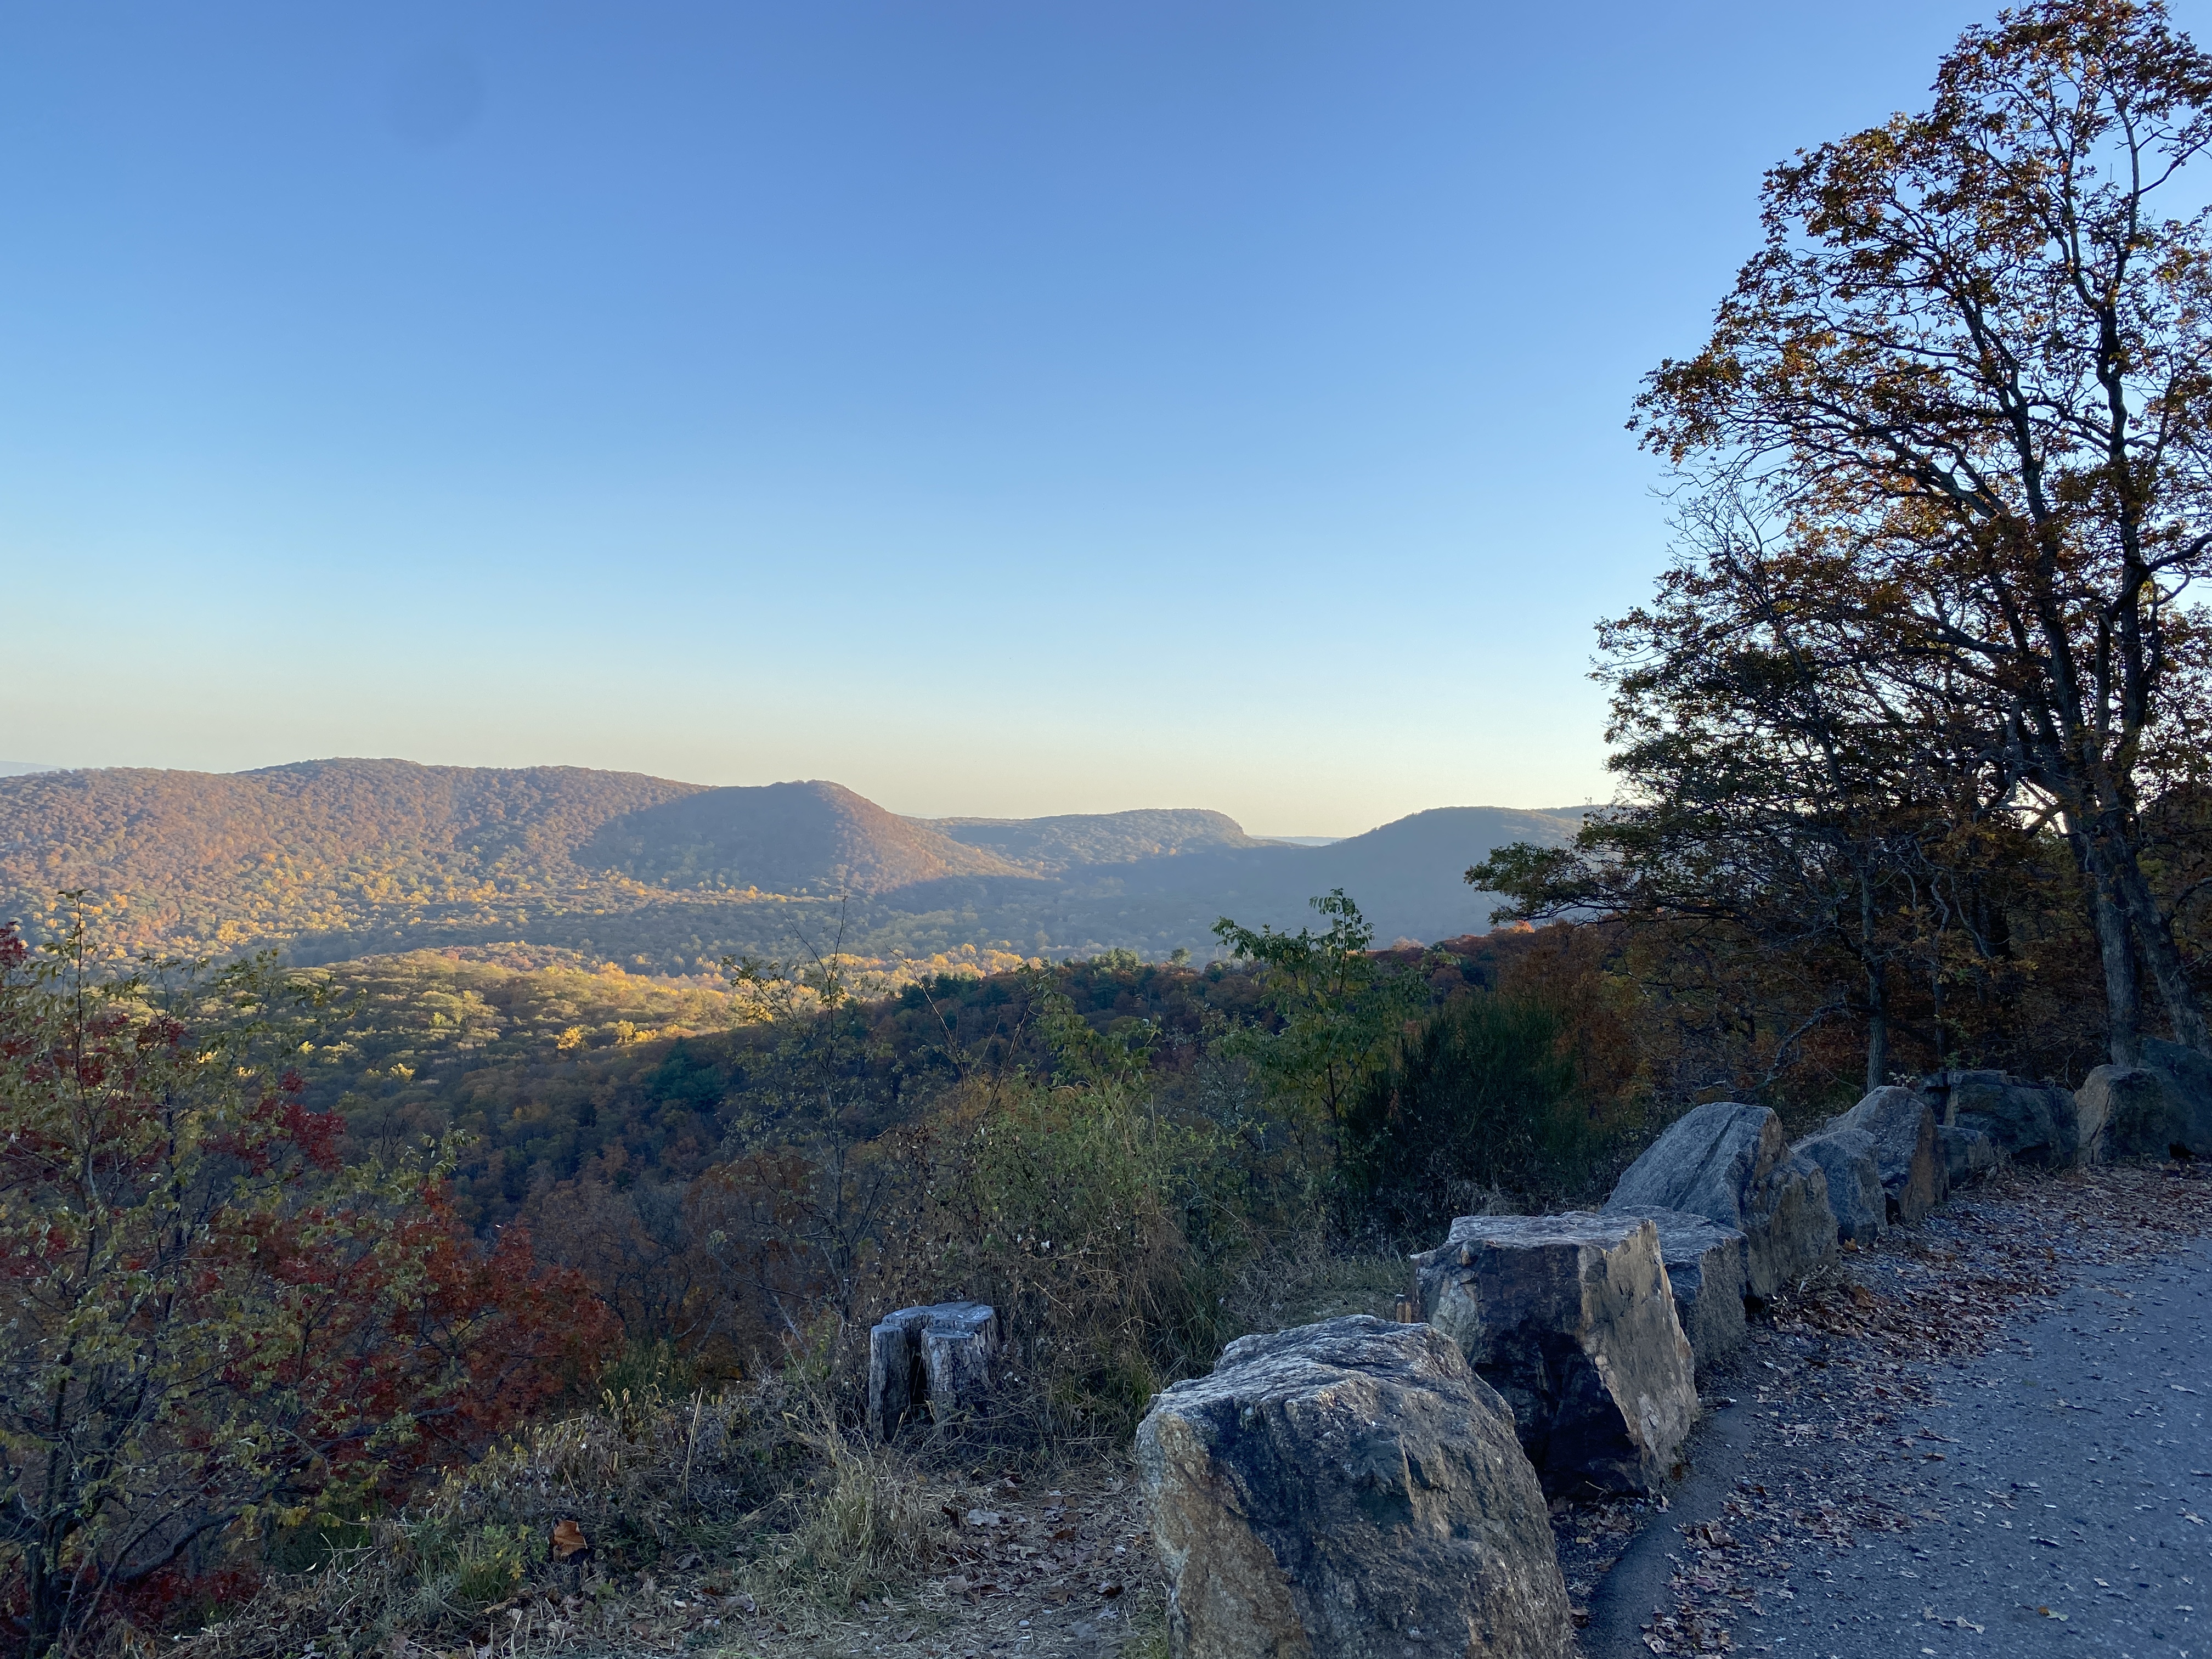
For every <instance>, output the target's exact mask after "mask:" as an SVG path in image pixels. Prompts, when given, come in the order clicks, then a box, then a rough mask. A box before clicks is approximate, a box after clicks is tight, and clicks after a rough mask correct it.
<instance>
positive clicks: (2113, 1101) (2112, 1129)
mask: <svg viewBox="0 0 2212 1659" xmlns="http://www.w3.org/2000/svg"><path fill="white" fill-rule="evenodd" d="M2075 1102H2076V1103H2077V1109H2078V1110H2079V1112H2080V1114H2081V1121H2083V1122H2084V1123H2085V1124H2086V1123H2087V1122H2089V1121H2095V1122H2096V1123H2097V1124H2098V1125H2099V1127H2100V1131H2101V1133H2100V1140H2099V1143H2098V1144H2099V1148H2100V1151H2101V1152H2103V1154H2104V1156H2105V1157H2106V1158H2167V1157H2171V1156H2172V1151H2173V1148H2174V1147H2175V1146H2188V1147H2189V1149H2190V1151H2191V1152H2195V1151H2196V1147H2195V1146H2191V1143H2190V1112H2189V1105H2190V1103H2189V1099H2188V1097H2187V1095H2186V1094H2185V1092H2184V1091H2183V1087H2182V1085H2181V1083H2180V1081H2179V1079H2177V1078H2176V1077H2175V1076H2174V1075H2173V1073H2171V1072H2169V1071H2166V1070H2164V1069H2163V1068H2154V1067H2152V1066H2099V1067H2097V1069H2096V1070H2095V1071H2093V1072H2092V1073H2089V1075H2088V1077H2087V1078H2086V1079H2084V1080H2083V1081H2082V1084H2081V1088H2080V1089H2079V1090H2078V1091H2075Z"/></svg>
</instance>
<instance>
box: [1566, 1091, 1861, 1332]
mask: <svg viewBox="0 0 2212 1659" xmlns="http://www.w3.org/2000/svg"><path fill="white" fill-rule="evenodd" d="M1605 1207H1606V1210H1607V1213H1614V1212H1621V1213H1641V1212H1650V1211H1652V1210H1686V1211H1687V1212H1690V1213H1691V1214H1692V1215H1701V1216H1704V1217H1705V1218H1706V1219H1707V1220H1709V1221H1715V1222H1717V1223H1719V1224H1720V1225H1722V1226H1723V1227H1733V1228H1735V1230H1736V1231H1739V1232H1741V1234H1743V1236H1744V1238H1745V1241H1746V1244H1747V1267H1748V1270H1749V1273H1750V1281H1751V1294H1752V1295H1753V1296H1756V1297H1760V1298H1762V1299H1764V1298H1765V1297H1771V1296H1772V1295H1773V1294H1774V1293H1775V1291H1777V1290H1778V1289H1780V1288H1781V1287H1782V1286H1783V1285H1787V1284H1790V1283H1793V1282H1794V1281H1796V1280H1797V1279H1802V1278H1803V1277H1804V1276H1805V1275H1806V1274H1807V1273H1811V1272H1812V1271H1813V1270H1814V1268H1816V1267H1820V1266H1822V1265H1824V1264H1825V1263H1826V1262H1829V1261H1833V1260H1834V1259H1835V1255H1836V1216H1835V1212H1834V1211H1833V1210H1832V1209H1831V1208H1830V1207H1829V1205H1828V1177H1827V1175H1826V1172H1825V1171H1824V1170H1821V1168H1820V1165H1819V1164H1815V1163H1814V1162H1813V1161H1812V1160H1811V1159H1810V1158H1799V1157H1796V1156H1795V1155H1794V1154H1793V1153H1792V1152H1790V1147H1789V1145H1788V1143H1787V1142H1786V1141H1784V1139H1783V1138H1782V1121H1781V1119H1779V1118H1778V1117H1776V1116H1775V1115H1774V1114H1773V1113H1772V1112H1771V1111H1769V1110H1768V1109H1766V1108H1765V1107H1764V1106H1747V1105H1744V1104H1741V1103H1738V1102H1735V1101H1731V1100H1717V1101H1713V1102H1711V1103H1708V1104H1706V1105H1703V1106H1698V1107H1693V1108H1692V1109H1691V1110H1689V1111H1688V1112H1686V1113H1685V1114H1684V1115H1682V1116H1681V1117H1680V1119H1678V1120H1676V1121H1675V1122H1674V1125H1673V1127H1670V1128H1669V1129H1668V1131H1667V1133H1665V1134H1663V1135H1661V1136H1660V1137H1659V1139H1657V1140H1656V1141H1654V1142H1653V1143H1652V1144H1651V1146H1650V1147H1649V1148H1647V1149H1646V1150H1645V1152H1644V1156H1643V1157H1641V1158H1638V1159H1637V1160H1636V1162H1635V1163H1633V1164H1631V1165H1629V1168H1628V1173H1627V1174H1626V1175H1624V1176H1621V1178H1620V1185H1618V1186H1616V1187H1615V1188H1613V1196H1612V1197H1611V1198H1609V1199H1607V1200H1606V1205H1605Z"/></svg>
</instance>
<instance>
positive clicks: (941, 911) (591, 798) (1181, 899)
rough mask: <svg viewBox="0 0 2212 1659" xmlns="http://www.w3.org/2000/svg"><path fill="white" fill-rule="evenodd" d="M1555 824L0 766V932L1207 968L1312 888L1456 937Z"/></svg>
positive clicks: (597, 775)
mask: <svg viewBox="0 0 2212 1659" xmlns="http://www.w3.org/2000/svg"><path fill="white" fill-rule="evenodd" d="M1577 822H1578V815H1577V817H1569V816H1567V815H1565V814H1553V813H1541V812H1517V811H1507V810H1504V809H1501V808H1495V807H1447V808H1441V809H1438V810H1437V811H1429V812H1419V813H1416V814H1414V815H1413V817H1407V818H1401V819H1400V820H1398V821H1397V822H1396V823H1389V824H1385V825H1383V827H1382V828H1381V829H1374V830H1370V831H1369V832H1368V833H1367V834H1366V835H1364V836H1352V837H1350V838H1349V839H1346V840H1344V841H1340V842H1332V843H1329V844H1327V845H1322V846H1311V847H1306V846H1291V845H1285V844H1284V843H1282V842H1262V841H1260V840H1257V839H1255V837H1252V836H1247V835H1246V834H1245V833H1244V831H1243V829H1242V828H1241V827H1239V826H1238V825H1237V823H1236V822H1235V821H1234V820H1233V819H1231V818H1229V817H1225V816H1224V815H1222V814H1221V813H1218V812H1209V811H1199V810H1195V809H1176V810H1159V811H1130V812H1111V813H1097V814H1075V815H1064V816H1060V817H1045V818H1026V819H997V818H945V819H935V820H931V819H916V818H906V817H899V816H898V815H896V814H895V813H891V812H888V811H884V809H883V808H882V807H880V806H878V805H876V804H875V803H873V802H872V801H869V800H866V799H864V798H862V797H861V796H859V795H856V794H854V793H853V792H852V791H851V790H849V789H846V788H843V787H841V786H839V785H836V784H834V783H827V782H818V781H817V782H806V783H781V784H771V785H769V786H766V787H760V788H733V789H714V788H707V787H701V786H699V785H696V784H689V783H680V782H675V781H670V780H668V779H665V778H653V777H647V776H644V775H639V774H635V773H624V772H598V771H590V770H586V769H581V768H574V767H534V768H526V769H515V770H504V769H490V768H469V767H431V766H417V765H415V764H413V763H410V762H406V761H394V760H328V761H309V762H302V763H299V764H296V765H292V766H280V767H273V768H270V769H267V770H264V771H258V772H246V773H236V774H215V773H204V772H171V771H149V770H142V769H94V770H81V771H73V772H53V773H45V774H30V775H14V776H6V777H0V920H4V919H8V918H17V919H20V920H21V921H23V922H24V923H25V924H26V925H27V928H28V930H29V931H30V932H32V933H34V934H44V933H51V932H52V930H53V929H54V928H55V927H58V925H60V921H61V919H62V902H61V901H60V900H59V899H58V896H57V890H59V889H64V888H71V889H82V890H85V891H86V893H87V895H88V902H90V903H92V904H93V905H94V906H95V907H96V908H97V909H98V911H99V912H100V924H99V925H100V932H101V934H102V936H103V938H104V939H106V940H107V941H108V942H109V944H110V945H112V946H113V947H115V948H118V949H131V950H138V949H145V950H155V951H178V952H184V953H190V954H199V953H210V954H223V953H228V952H230V951H237V950H241V949H248V948H258V947H264V946H277V947H281V948H282V949H283V950H284V951H285V952H286V953H287V954H288V955H289V956H290V957H292V958H293V959H294V960H296V961H301V962H330V961H337V960H341V959H343V958H347V957H357V956H365V955H374V954H381V953H387V952H391V951H399V950H408V949H414V948H417V947H421V946H435V947H461V946H465V947H471V948H488V947H494V946H497V947H503V948H505V947H512V948H513V949H517V950H523V949H526V950H527V951H532V952H539V953H543V952H549V951H550V952H554V953H573V954H574V955H575V956H579V957H584V958H586V959H598V960H613V961H616V962H618V963H621V964H622V965H623V966H624V967H626V968H630V969H639V970H646V971H653V972H660V973H694V972H701V971H708V970H711V969H712V968H713V966H714V963H715V962H716V960H717V959H718V958H719V957H721V956H723V955H726V954H733V953H740V952H746V951H757V952H761V953H763V954H769V955H790V954H797V953H800V952H803V951H805V950H809V949H811V950H826V949H833V948H841V947H842V948H843V949H845V950H847V951H852V952H854V953H855V954H859V955H865V956H873V957H890V956H912V957H928V956H930V955H932V954H933V953H936V952H939V951H957V950H959V949H960V948H962V947H963V946H969V945H972V946H975V947H977V948H979V949H980V948H998V949H1006V950H1012V951H1018V952H1020V953H1023V954H1026V955H1048V956H1053V957H1060V956H1069V955H1091V954H1095V953H1096V952H1097V951H1101V950H1104V949H1108V948H1112V947H1121V948H1127V949H1132V950H1135V951H1139V952H1141V953H1143V954H1145V955H1147V956H1158V955H1164V954H1165V953H1166V952H1168V951H1171V950H1173V949H1175V948H1176V947H1177V946H1183V947H1186V948H1188V949H1190V950H1191V951H1194V952H1195V953H1198V954H1200V955H1205V954H1206V953H1208V952H1209V951H1211V950H1212V948H1213V947H1214V941H1213V939H1212V936H1211V933H1210V931H1209V930H1210V929H1211V927H1212V924H1213V922H1214V921H1215V920H1216V919H1217V918H1218V917H1219V916H1222V915H1231V916H1233V917H1235V918H1236V919H1237V921H1240V922H1243V923H1244V924H1245V925H1247V926H1257V925H1259V924H1261V923H1263V922H1264V923H1267V924H1269V925H1272V926H1275V927H1292V928H1295V927H1299V926H1301V925H1304V923H1305V922H1306V921H1309V920H1310V919H1311V915H1312V912H1311V910H1310V907H1309V903H1308V901H1309V900H1310V899H1311V898H1312V897H1313V896H1315V895H1316V894H1320V893H1324V892H1327V891H1328V890H1329V889H1331V888H1333V887H1342V888H1344V889H1345V890H1346V891H1347V892H1348V893H1350V894H1351V895H1352V897H1353V898H1354V899H1355V900H1357V901H1358V903H1359V904H1360V905H1361V906H1362V907H1363V908H1364V911H1365V913H1366V914H1367V915H1368V917H1369V918H1370V921H1372V922H1373V923H1374V925H1375V927H1376V934H1377V937H1378V939H1380V940H1381V941H1382V942H1383V943H1388V942H1389V941H1390V940H1392V939H1395V938H1399V937H1406V938H1411V939H1424V940H1427V939H1439V938H1443V937H1447V936H1450V935H1454V934H1458V933H1474V932H1480V931H1482V930H1483V929H1484V928H1485V927H1487V925H1488V913H1489V910H1490V908H1491V907H1492V905H1493V904H1494V903H1495V902H1496V901H1495V900H1494V898H1492V897H1491V896H1487V895H1484V894H1480V893H1476V892H1474V891H1473V890H1470V889H1468V887H1467V886H1466V885H1465V884H1464V883H1463V882H1462V880H1461V879H1460V876H1461V872H1462V871H1463V870H1465V869H1466V868H1467V866H1468V865H1470V864H1472V863H1474V862H1475V861H1476V860H1480V859H1481V858H1482V857H1484V856H1485V855H1486V854H1488V853H1489V852H1490V850H1491V849H1492V848H1494V847H1496V846H1498V845H1501V844H1502V843H1504V842H1508V841H1514V840H1531V841H1537V842H1545V843H1547V844H1551V843H1556V842H1563V841H1565V839H1567V838H1568V837H1569V836H1571V835H1572V833H1573V831H1574V829H1575V828H1576V827H1577Z"/></svg>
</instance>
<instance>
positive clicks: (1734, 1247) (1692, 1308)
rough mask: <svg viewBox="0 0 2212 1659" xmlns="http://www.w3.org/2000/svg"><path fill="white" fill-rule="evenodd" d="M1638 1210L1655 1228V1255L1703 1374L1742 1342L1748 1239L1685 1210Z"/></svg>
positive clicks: (1732, 1229)
mask: <svg viewBox="0 0 2212 1659" xmlns="http://www.w3.org/2000/svg"><path fill="white" fill-rule="evenodd" d="M1641 1214H1642V1215H1643V1218H1644V1219H1645V1220H1647V1221H1649V1222H1650V1223H1651V1225H1653V1226H1655V1227H1656V1228H1658V1230H1659V1259H1660V1261H1662V1262H1663V1263H1664V1264H1665V1266H1666V1268H1667V1283H1668V1286H1669V1287H1670V1288H1671V1289H1672V1290H1673V1291H1674V1317H1675V1318H1676V1319H1678V1320H1680V1322H1681V1325H1682V1334H1683V1335H1684V1336H1686V1337H1687V1338H1689V1340H1690V1358H1691V1359H1692V1361H1693V1362H1694V1363H1695V1364H1696V1366H1697V1370H1698V1375H1699V1376H1705V1374H1706V1373H1707V1372H1708V1371H1709V1370H1711V1367H1712V1366H1713V1365H1715V1364H1717V1363H1718V1362H1719V1361H1721V1360H1723V1359H1725V1358H1728V1357H1729V1355H1730V1354H1732V1353H1734V1352H1735V1351H1736V1350H1737V1349H1738V1348H1740V1347H1741V1346H1743V1339H1744V1336H1745V1334H1746V1332H1747V1326H1746V1324H1745V1322H1744V1316H1743V1296H1744V1291H1746V1290H1747V1289H1749V1288H1750V1283H1751V1268H1750V1252H1749V1249H1748V1246H1747V1242H1746V1240H1745V1238H1744V1236H1743V1235H1742V1234H1741V1233H1740V1232H1738V1231H1736V1230H1735V1228H1733V1227H1723V1226H1722V1225H1720V1223H1718V1222H1717V1221H1708V1220H1707V1219H1706V1218H1705V1217H1704V1216H1701V1215H1692V1214H1690V1213H1689V1212H1687V1211H1686V1210H1645V1211H1643V1212H1641Z"/></svg>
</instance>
